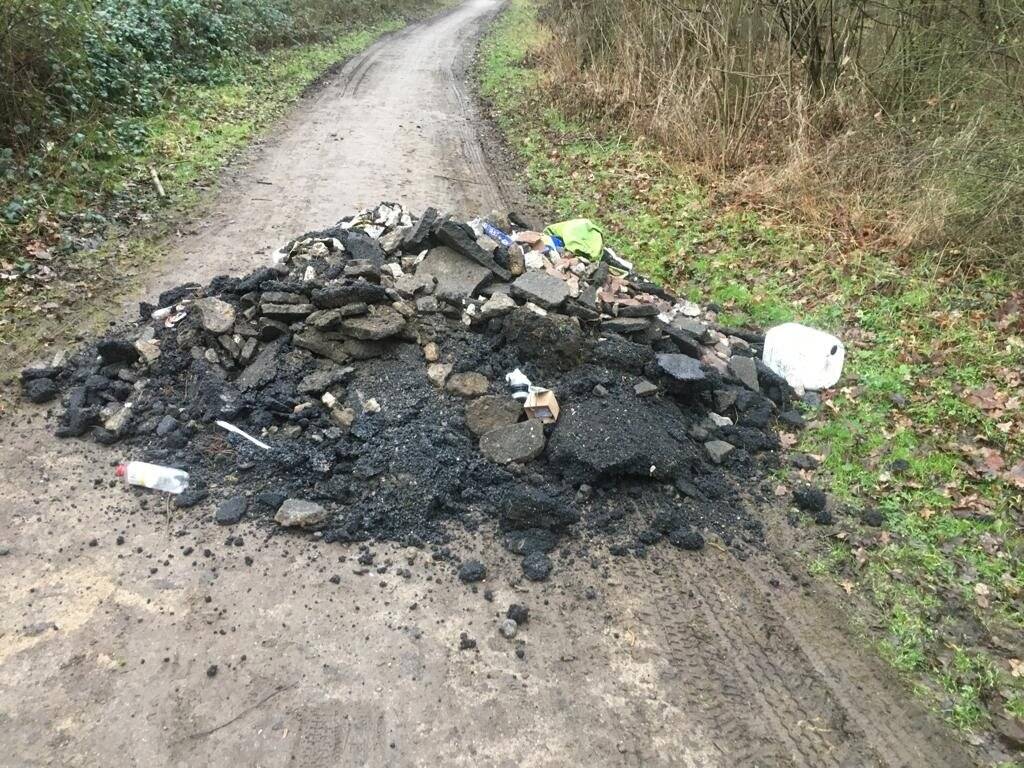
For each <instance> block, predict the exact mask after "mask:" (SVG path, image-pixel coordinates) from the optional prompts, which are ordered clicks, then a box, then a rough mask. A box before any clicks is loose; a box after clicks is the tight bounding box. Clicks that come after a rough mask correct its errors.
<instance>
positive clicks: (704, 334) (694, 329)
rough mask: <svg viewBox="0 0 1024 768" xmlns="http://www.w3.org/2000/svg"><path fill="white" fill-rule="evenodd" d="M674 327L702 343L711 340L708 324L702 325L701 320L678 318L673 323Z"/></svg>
mask: <svg viewBox="0 0 1024 768" xmlns="http://www.w3.org/2000/svg"><path fill="white" fill-rule="evenodd" d="M672 325H674V326H675V327H676V328H678V329H679V330H681V331H685V332H686V333H688V334H690V335H691V336H693V337H694V338H696V339H697V340H698V341H700V342H701V343H706V342H708V341H710V340H711V336H710V334H709V333H708V331H709V330H710V329H709V328H708V325H707V323H702V322H701V321H700V320H694V319H693V318H691V317H677V318H675V319H674V320H673V321H672Z"/></svg>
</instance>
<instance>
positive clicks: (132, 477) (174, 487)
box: [117, 461, 188, 494]
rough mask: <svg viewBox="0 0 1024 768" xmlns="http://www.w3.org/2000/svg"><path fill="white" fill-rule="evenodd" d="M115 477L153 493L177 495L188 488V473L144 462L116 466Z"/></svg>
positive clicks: (131, 462)
mask: <svg viewBox="0 0 1024 768" xmlns="http://www.w3.org/2000/svg"><path fill="white" fill-rule="evenodd" d="M117 476H118V477H121V478H124V481H125V482H126V483H128V485H138V486H141V487H143V488H152V489H153V490H154V491H166V492H167V493H174V494H178V493H181V492H182V491H184V490H185V489H186V488H188V472H185V471H184V470H181V469H174V468H173V467H162V466H160V465H159V464H147V463H146V462H144V461H129V462H127V463H126V464H118V465H117Z"/></svg>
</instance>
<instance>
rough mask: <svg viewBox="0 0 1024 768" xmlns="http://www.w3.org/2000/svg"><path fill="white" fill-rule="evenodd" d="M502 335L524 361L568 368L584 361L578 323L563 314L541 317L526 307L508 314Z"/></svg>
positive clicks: (583, 342) (583, 344) (583, 346)
mask: <svg viewBox="0 0 1024 768" xmlns="http://www.w3.org/2000/svg"><path fill="white" fill-rule="evenodd" d="M505 338H506V340H507V341H508V342H509V344H510V345H511V346H512V347H513V348H514V349H515V351H516V352H517V353H518V354H519V357H520V359H521V360H523V361H529V362H535V363H537V364H539V365H541V366H542V367H544V368H556V369H558V370H562V371H568V370H571V369H573V368H575V367H576V366H578V365H579V364H580V363H581V362H582V361H583V356H584V352H585V351H586V341H585V339H584V336H583V332H582V331H581V330H580V324H579V322H578V321H577V320H576V319H575V318H572V317H564V316H562V315H554V314H552V315H546V316H543V317H542V316H540V315H537V314H535V313H534V312H531V311H530V310H529V309H527V308H525V307H519V308H518V309H515V310H513V311H512V312H511V313H509V315H508V317H507V318H506V320H505Z"/></svg>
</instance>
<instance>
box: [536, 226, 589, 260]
mask: <svg viewBox="0 0 1024 768" xmlns="http://www.w3.org/2000/svg"><path fill="white" fill-rule="evenodd" d="M544 234H545V235H551V236H552V237H560V238H561V239H562V242H564V243H565V247H566V249H567V250H570V251H572V252H573V253H580V254H583V255H584V256H588V257H589V258H590V259H591V260H593V261H598V260H600V258H601V254H602V253H603V252H604V233H603V232H602V231H601V230H600V228H599V227H598V226H597V224H595V223H594V222H593V221H591V220H590V219H570V220H569V221H562V222H559V223H558V224H552V225H551V226H550V227H548V228H547V229H545V230H544Z"/></svg>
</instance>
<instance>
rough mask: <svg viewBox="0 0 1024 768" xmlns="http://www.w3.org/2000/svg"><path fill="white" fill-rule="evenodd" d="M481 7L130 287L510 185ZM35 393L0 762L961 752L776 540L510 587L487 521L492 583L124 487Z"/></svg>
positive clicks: (346, 101) (323, 762)
mask: <svg viewBox="0 0 1024 768" xmlns="http://www.w3.org/2000/svg"><path fill="white" fill-rule="evenodd" d="M500 5H501V3H500V2H499V0H471V1H470V2H467V3H465V4H464V5H462V6H460V7H459V8H457V9H455V10H454V11H452V12H450V13H447V14H444V15H442V16H440V17H438V18H437V19H435V20H433V21H430V22H426V23H424V24H420V25H416V26H415V27H412V28H410V29H408V30H406V31H404V32H402V33H400V34H397V35H394V36H392V37H390V38H388V39H387V40H384V41H382V42H381V43H380V44H378V45H376V46H374V47H373V48H371V49H369V50H368V51H367V52H366V53H364V54H363V55H361V56H359V57H356V58H355V59H353V60H352V61H350V62H349V63H348V64H347V66H346V67H345V68H344V69H343V70H342V71H341V72H340V73H339V74H338V75H336V76H334V77H331V78H329V79H328V80H327V81H326V82H325V83H324V85H323V86H322V87H321V88H320V89H319V90H317V91H316V92H315V93H314V94H313V95H311V96H310V97H308V98H306V99H304V100H303V101H302V102H301V103H300V105H299V107H298V108H297V109H296V111H295V113H294V114H293V115H292V116H291V117H290V118H288V119H287V120H286V121H284V123H283V124H282V125H281V126H280V127H279V129H277V130H276V131H275V132H274V133H273V134H272V135H271V136H270V137H269V138H268V140H267V141H266V142H265V143H264V144H263V145H262V146H261V147H259V148H258V149H256V150H255V151H254V152H253V153H252V154H251V156H250V157H248V158H247V159H246V160H245V161H244V162H241V163H239V164H236V166H235V167H234V168H233V169H232V170H231V171H230V172H229V173H228V174H226V176H225V179H224V183H223V185H222V188H221V190H220V191H219V193H218V194H217V195H216V197H215V199H214V200H213V201H212V203H211V205H210V206H209V207H208V208H207V209H205V210H204V211H202V212H201V215H200V216H199V217H198V218H197V220H196V221H195V222H194V223H193V224H192V225H190V226H187V227H184V228H183V229H184V230H186V231H185V232H184V234H183V235H182V237H180V238H179V239H178V240H177V241H176V242H174V243H172V244H171V246H170V249H169V254H168V257H167V259H166V260H165V261H164V262H163V263H162V264H161V265H157V266H156V267H155V269H154V275H153V277H152V279H151V281H150V284H149V285H148V286H147V291H146V293H147V295H149V294H151V293H152V292H153V291H156V290H162V289H164V288H167V287H170V286H171V285H174V284H177V283H179V282H183V281H186V280H197V281H200V282H205V281H206V280H207V279H209V278H210V277H211V276H213V275H216V274H222V273H227V272H242V271H245V270H247V269H249V268H251V267H253V266H255V265H257V264H261V263H262V262H263V261H264V259H265V258H266V255H267V254H268V253H269V252H270V251H271V250H273V249H274V248H275V247H276V246H278V245H280V244H281V242H282V241H284V240H287V239H288V238H289V237H290V236H292V235H293V234H295V233H297V232H300V231H302V230H305V229H313V228H316V227H320V226H323V225H326V224H330V223H333V222H334V221H335V220H336V219H337V218H338V217H339V216H340V215H342V214H343V213H346V212H349V211H351V210H353V209H355V208H357V207H359V206H361V205H369V204H372V203H375V202H377V201H379V200H380V199H396V200H399V201H401V202H403V203H405V204H406V205H407V206H408V207H410V208H412V209H413V210H417V209H422V208H423V207H425V206H426V205H428V204H433V205H439V206H441V207H445V206H447V207H449V208H451V209H454V210H460V211H465V212H476V211H481V210H485V211H486V210H489V209H490V208H492V207H500V205H501V201H502V200H503V199H508V198H507V195H506V194H505V193H504V192H503V191H502V187H501V185H500V184H499V183H497V182H496V181H495V178H494V176H495V175H496V174H493V173H492V171H491V169H490V164H489V162H488V158H487V156H486V155H485V153H484V151H483V150H482V148H481V142H480V140H479V139H478V136H477V127H478V123H477V121H476V117H475V115H474V114H473V108H472V100H471V99H470V97H469V95H468V89H467V85H466V82H465V79H464V69H465V65H466V62H467V61H468V59H469V55H470V54H471V52H472V44H473V40H474V39H475V37H476V35H477V34H478V32H479V30H480V29H481V26H482V25H483V24H484V23H485V22H486V21H487V20H488V19H489V18H491V17H492V16H493V14H494V13H495V12H496V11H497V10H498V9H499V7H500ZM268 182H269V183H268ZM125 312H126V314H127V313H129V312H130V310H129V309H127V308H126V310H125ZM43 414H44V411H43V410H42V409H29V408H25V409H23V410H19V411H16V412H14V413H12V414H10V415H9V416H8V417H7V418H6V419H5V424H4V429H3V433H2V436H0V474H2V477H3V485H2V487H0V547H2V548H9V549H10V553H9V554H8V555H6V556H4V557H0V595H3V598H2V599H3V611H0V764H3V765H12V766H13V765H17V766H23V765H75V766H107V765H119V766H120V765H137V766H162V765H173V766H192V765H260V766H304V767H306V766H335V765H368V766H385V765H386V766H393V765H473V766H490V765H503V766H513V765H529V766H566V765H594V766H604V765H623V766H652V765H672V766H677V765H678V766H694V767H703V766H723V767H729V768H731V767H733V766H815V767H816V766H842V767H843V768H853V767H854V766H875V765H877V766H893V767H895V766H908V767H909V766H928V767H929V768H933V767H934V766H953V767H955V766H966V765H970V764H972V763H971V761H970V760H969V759H968V758H967V757H966V755H965V754H964V752H963V751H962V750H961V748H960V747H959V746H958V745H957V744H955V743H954V742H953V741H952V740H951V739H950V738H949V737H948V736H947V735H946V734H945V732H944V731H943V730H942V729H941V728H939V727H938V726H937V725H936V724H935V723H934V721H933V720H932V719H931V718H930V717H928V716H927V715H925V714H924V713H923V712H922V711H921V709H920V707H919V706H918V705H917V704H916V703H914V702H913V701H911V700H909V699H908V698H907V696H906V694H905V692H904V690H903V689H902V687H901V686H900V685H898V684H896V683H894V682H893V681H892V680H891V679H890V677H889V676H888V675H887V673H886V672H885V670H884V668H883V666H882V664H881V662H880V661H878V660H877V659H875V658H874V657H872V656H871V655H870V654H867V653H865V652H863V651H862V650H861V649H859V648H858V647H857V646H856V645H855V644H853V643H851V641H850V640H849V639H848V638H847V636H846V632H845V628H844V624H843V621H842V618H841V615H840V614H838V613H837V612H835V611H834V610H833V609H831V608H830V607H828V606H827V605H824V604H823V603H824V602H825V601H827V600H828V598H827V597H823V596H822V593H820V592H818V591H816V589H815V588H814V587H806V586H803V585H802V584H801V583H800V582H799V581H794V580H793V578H791V576H790V575H789V574H788V573H787V572H786V570H785V568H783V567H782V566H781V565H780V563H779V560H778V559H777V558H776V557H775V556H774V555H773V554H772V553H771V552H766V553H757V554H753V555H752V556H751V557H750V558H749V559H748V560H746V561H740V560H737V559H735V557H734V556H733V555H732V554H729V553H726V552H722V551H719V550H718V549H716V548H714V547H709V548H708V549H707V550H706V551H705V552H704V553H702V554H699V555H694V554H691V553H682V552H679V551H676V550H672V549H669V548H667V547H658V548H656V549H655V550H654V551H653V552H652V554H651V556H649V557H648V558H646V559H644V560H637V559H633V558H613V557H610V556H608V555H607V553H606V552H605V550H604V548H603V546H602V545H601V544H600V543H598V542H594V543H592V544H591V545H590V549H591V551H592V552H593V553H594V556H596V557H597V562H596V563H592V562H591V555H589V554H587V553H585V552H584V551H583V550H582V549H581V548H580V545H579V544H578V543H569V544H568V545H567V547H566V553H565V556H563V557H556V558H555V561H556V570H555V573H554V575H553V577H552V579H551V581H550V582H548V583H546V584H543V585H537V584H525V585H524V584H510V583H509V580H510V579H512V578H513V577H517V576H518V574H519V573H520V568H519V563H518V559H517V558H515V557H513V556H511V555H509V554H508V553H506V552H504V551H503V550H502V549H501V548H500V547H499V546H497V545H496V544H495V543H494V541H493V537H491V536H490V535H481V534H470V535H466V536H464V537H463V539H462V541H461V542H460V543H459V544H458V545H457V546H456V547H455V548H456V549H457V550H458V551H463V552H474V553H478V556H479V557H480V559H482V560H483V561H484V562H486V563H487V564H488V568H489V571H490V577H489V580H488V582H487V584H486V586H487V587H490V588H491V589H493V590H494V602H493V603H491V602H487V601H485V600H484V598H483V596H482V590H480V591H474V590H471V589H470V588H468V587H466V586H465V585H462V584H460V583H458V582H457V581H456V579H455V578H454V573H453V568H452V567H451V565H450V564H448V563H437V562H433V561H432V560H431V558H430V555H429V551H416V550H403V549H400V548H397V547H394V546H390V545H382V546H375V547H374V550H375V551H376V553H377V560H376V562H377V563H379V564H386V563H390V564H391V566H390V567H389V568H388V569H387V570H386V572H384V573H377V572H376V571H374V570H372V569H369V570H367V569H360V568H358V567H357V565H356V562H355V559H356V556H357V555H358V550H357V549H356V548H355V547H350V546H342V545H324V544H321V543H319V542H317V541H316V540H314V539H312V538H306V537H290V536H269V535H268V529H264V528H262V527H261V526H259V525H256V524H252V523H243V524H242V525H241V526H238V527H236V528H233V529H231V531H230V532H229V531H227V530H226V529H223V528H218V527H216V526H214V525H213V524H212V523H211V521H210V510H209V509H204V508H202V507H200V508H196V509H193V510H187V511H181V510H172V509H170V508H169V507H165V505H164V504H163V502H162V501H160V500H153V501H151V502H150V503H149V504H148V506H146V507H141V506H140V503H139V501H138V500H137V498H136V497H135V496H133V495H131V494H129V493H126V492H125V491H123V490H122V489H121V488H120V487H117V486H116V485H115V484H113V483H112V482H111V480H112V468H111V462H112V461H113V460H114V459H116V458H118V457H117V456H116V452H115V451H110V450H108V449H101V448H98V447H96V446H92V445H86V444H83V443H80V442H68V443H58V442H55V441H54V439H53V438H52V437H51V435H50V431H49V428H48V427H47V424H46V421H45V419H44V418H43ZM229 533H230V534H231V535H234V536H240V537H241V538H242V539H244V542H243V544H242V545H240V546H239V545H237V544H236V543H229V541H228V538H227V537H228V535H229ZM119 535H120V536H123V539H124V541H123V543H122V544H118V543H117V542H116V538H117V537H118V536H119ZM93 541H95V544H93V543H92V542H93ZM597 553H600V554H599V555H598V554H597ZM246 558H251V560H249V561H247V560H246ZM410 561H411V562H410ZM399 566H404V567H408V568H409V569H410V570H411V571H412V577H411V578H403V577H401V576H400V575H398V574H397V573H396V568H397V567H399ZM335 575H337V576H339V577H340V583H339V584H334V583H332V582H331V581H330V578H331V577H332V576H335ZM588 588H592V589H593V590H594V592H593V593H592V596H588V594H587V591H588ZM511 602H519V603H525V604H527V605H529V607H530V609H531V620H530V623H529V625H528V626H527V627H526V628H525V629H524V631H523V632H522V633H521V634H520V636H519V638H518V639H520V640H523V641H524V642H525V651H526V653H525V659H524V660H519V659H517V658H516V656H515V655H514V649H515V646H514V644H512V643H509V642H508V641H507V640H505V639H503V638H501V637H500V636H499V635H498V634H497V631H496V623H497V622H496V617H497V616H498V615H504V611H505V609H506V607H507V606H508V604H509V603H511ZM461 632H467V633H469V634H470V635H471V636H472V637H474V638H475V639H476V640H477V642H478V649H477V650H474V651H460V650H458V645H459V635H460V633H461ZM211 665H216V666H217V670H216V673H215V674H213V675H212V676H211V674H210V671H211Z"/></svg>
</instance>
